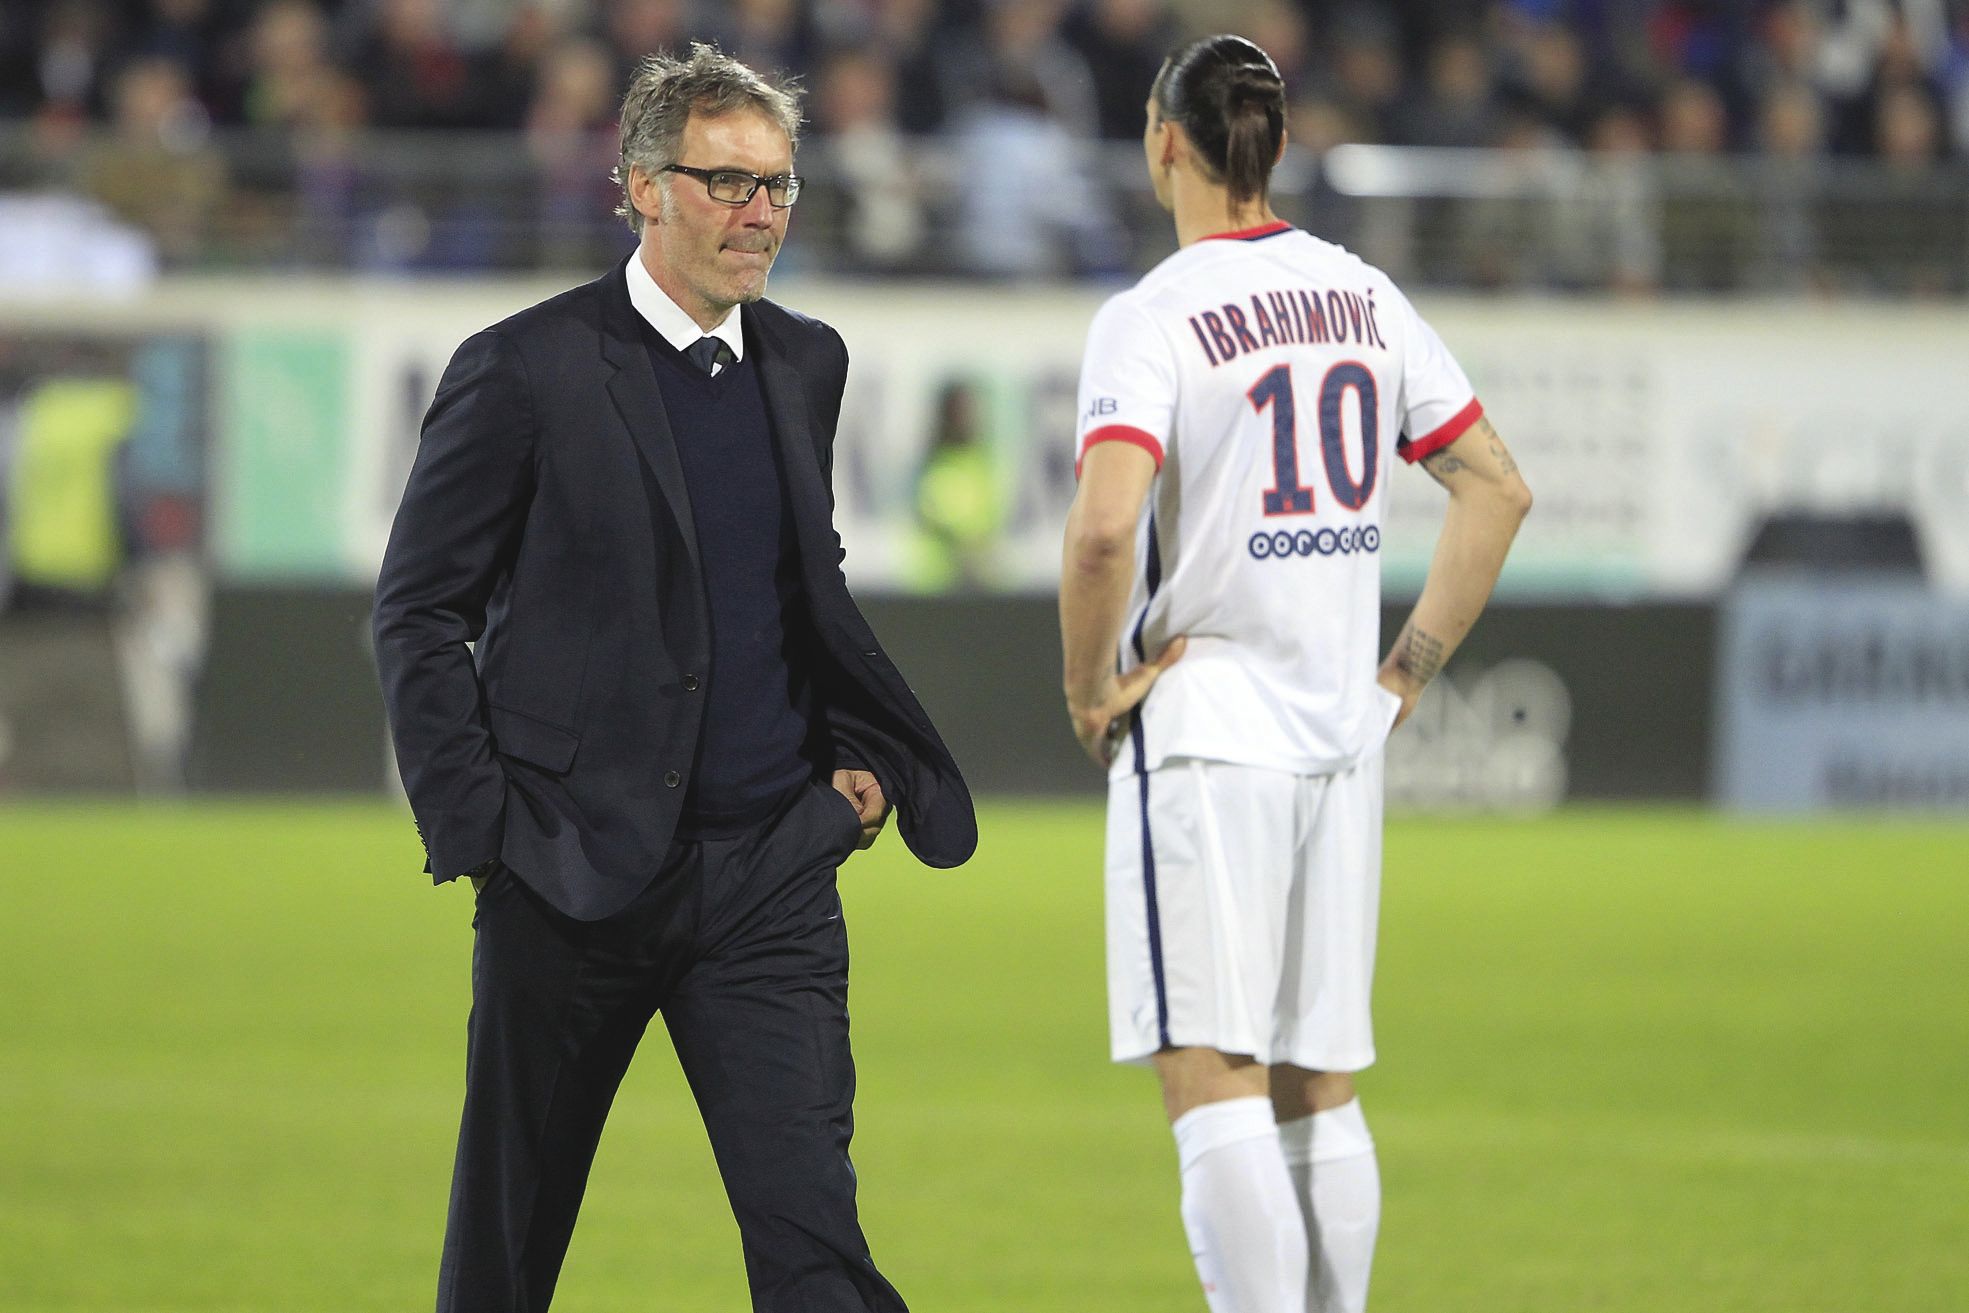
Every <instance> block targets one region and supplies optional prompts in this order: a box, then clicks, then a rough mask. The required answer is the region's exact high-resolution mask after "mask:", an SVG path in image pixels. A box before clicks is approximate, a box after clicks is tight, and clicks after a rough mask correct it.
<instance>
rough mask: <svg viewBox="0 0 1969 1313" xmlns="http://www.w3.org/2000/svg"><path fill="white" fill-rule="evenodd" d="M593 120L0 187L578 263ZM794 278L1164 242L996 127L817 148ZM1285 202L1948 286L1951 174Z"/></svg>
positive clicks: (1580, 264) (1654, 160) (458, 258)
mask: <svg viewBox="0 0 1969 1313" xmlns="http://www.w3.org/2000/svg"><path fill="white" fill-rule="evenodd" d="M613 163H614V143H613V138H612V136H611V135H609V134H606V133H597V134H591V135H588V136H582V137H575V138H554V139H544V138H539V137H526V136H520V135H515V134H471V133H465V134H461V133H409V132H365V133H360V134H333V133H317V134H268V133H253V132H220V133H215V134H210V135H206V136H201V137H195V138H188V139H185V140H180V141H160V140H145V141H131V140H129V139H127V138H121V137H118V136H115V135H112V134H107V133H105V134H98V135H94V136H84V137H80V138H73V139H62V140H60V141H50V140H48V139H47V138H46V137H45V136H43V135H38V134H36V133H34V132H31V131H30V130H28V129H26V128H24V127H20V126H18V125H16V126H13V127H0V193H6V194H12V195H15V196H20V195H36V194H46V193H57V194H61V195H65V196H69V197H83V198H89V199H92V200H94V201H96V202H99V203H100V205H101V206H102V210H103V214H104V216H105V218H106V219H109V220H113V221H115V222H118V223H120V224H122V225H123V226H125V227H126V228H127V229H130V230H134V232H135V233H137V234H139V235H141V237H142V238H143V240H144V241H145V242H147V243H148V244H149V247H150V249H151V250H152V251H153V252H154V255H155V257H156V263H157V264H158V265H159V266H161V267H162V268H164V269H166V270H219V269H225V270H252V269H307V270H324V271H351V272H393V271H403V272H447V271H449V272H480V271H519V270H559V269H584V268H594V267H597V266H599V265H602V264H605V263H607V262H608V261H610V260H612V259H614V258H617V257H618V256H619V255H620V254H621V253H622V252H623V251H625V250H626V249H627V248H628V245H629V243H630V241H631V238H630V236H629V233H628V230H627V228H626V227H625V226H624V225H623V223H622V222H621V221H620V220H619V219H617V218H615V217H613V215H612V214H611V212H610V211H611V210H612V208H613V206H614V205H615V204H616V202H617V200H618V199H619V197H618V193H617V189H616V188H615V186H614V185H613V183H612V182H611V181H610V180H609V169H610V167H611V166H612V164H613ZM800 167H801V171H802V173H803V174H805V175H806V176H807V177H808V179H809V184H808V189H807V191H806V193H805V194H804V196H803V199H802V200H801V202H800V208H799V211H798V216H799V222H798V228H797V232H798V238H797V240H796V241H793V242H791V243H789V245H788V247H787V249H786V253H785V256H784V259H785V265H784V266H783V267H785V268H788V269H794V270H799V271H803V272H815V273H827V274H834V275H877V276H899V277H911V276H919V277H920V276H927V277H953V276H954V277H982V278H1000V279H1017V278H1063V277H1064V278H1075V277H1079V278H1116V279H1118V278H1125V277H1129V276H1132V275H1134V274H1136V273H1138V272H1140V271H1141V270H1143V269H1145V268H1147V267H1149V266H1151V265H1153V264H1154V263H1155V261H1156V260H1158V259H1160V258H1161V257H1162V256H1163V255H1165V254H1166V253H1167V252H1168V251H1169V249H1170V248H1171V246H1172V240H1173V239H1172V237H1171V234H1170V231H1169V226H1168V221H1167V219H1166V217H1165V216H1163V215H1162V214H1161V213H1160V212H1159V211H1158V209H1157V207H1156V205H1155V202H1154V198H1153V196H1152V195H1151V194H1150V193H1149V191H1148V189H1147V186H1146V184H1145V181H1144V179H1143V177H1142V170H1141V156H1140V152H1139V150H1138V149H1137V148H1136V147H1135V146H1133V145H1132V144H1105V145H1095V144H1091V143H1085V142H1076V141H1071V140H1068V139H1065V138H1060V137H1051V136H1047V135H1045V134H1044V133H1043V132H1042V133H1037V134H1034V135H1031V136H1029V137H1022V136H1020V135H1019V134H1018V132H1017V131H1003V132H1000V131H991V132H983V131H981V132H978V133H973V134H968V135H967V134H958V135H957V136H954V137H944V138H937V139H934V140H915V141H910V140H904V139H901V138H895V137H885V136H880V135H876V136H868V137H846V138H819V139H815V140H813V141H811V142H809V143H807V144H805V145H803V147H802V149H801V155H800ZM1274 199H1275V202H1276V204H1277V206H1278V208H1279V210H1280V212H1281V213H1282V214H1284V215H1285V216H1286V217H1287V218H1290V219H1292V220H1293V221H1295V222H1297V223H1300V224H1302V225H1303V226H1305V227H1307V228H1309V229H1311V230H1313V231H1315V232H1318V233H1320V234H1322V235H1324V236H1329V237H1331V238H1333V239H1334V240H1337V241H1341V242H1343V243H1345V244H1346V245H1348V246H1350V247H1353V248H1354V249H1355V250H1357V251H1359V252H1360V253H1361V254H1362V255H1364V256H1365V257H1367V258H1368V259H1370V260H1373V261H1374V262H1376V263H1378V264H1380V265H1382V266H1383V267H1384V268H1386V269H1387V270H1389V272H1390V273H1392V274H1394V275H1395V276H1396V277H1397V278H1398V279H1400V280H1402V281H1404V282H1405V283H1409V284H1412V285H1415V286H1420V287H1434V288H1460V289H1476V290H1491V289H1495V290H1539V291H1553V292H1603V291H1608V290H1612V291H1617V292H1618V291H1631V292H1652V291H1664V292H1668V293H1687V294H1697V295H1700V294H1724V295H1729V294H1745V293H1756V294H1797V293H1827V292H1830V293H1847V294H1860V295H1889V296H1917V297H1920V296H1948V295H1954V294H1961V293H1964V292H1965V291H1969V170H1966V169H1964V168H1963V167H1962V166H1960V165H1949V164H1939V165H1932V166H1924V167H1919V168H1895V167H1892V166H1888V165H1885V164H1881V163H1877V162H1872V161H1860V160H1833V159H1825V158H1813V159H1780V158H1771V157H1762V156H1727V157H1725V156H1705V157H1698V158H1682V157H1673V156H1645V155H1602V154H1595V153H1591V152H1583V151H1570V150H1558V149H1543V148H1541V149H1527V150H1445V149H1428V148H1409V147H1387V146H1342V147H1337V148H1335V149H1334V150H1332V151H1330V152H1328V153H1327V155H1326V156H1325V157H1323V158H1315V157H1314V156H1312V155H1311V154H1309V153H1307V152H1304V151H1300V150H1297V149H1296V148H1295V149H1294V150H1292V151H1290V152H1289V153H1288V157H1287V159H1286V160H1285V162H1284V163H1283V165H1282V166H1281V168H1280V170H1279V173H1278V175H1277V179H1276V188H1275V197H1274Z"/></svg>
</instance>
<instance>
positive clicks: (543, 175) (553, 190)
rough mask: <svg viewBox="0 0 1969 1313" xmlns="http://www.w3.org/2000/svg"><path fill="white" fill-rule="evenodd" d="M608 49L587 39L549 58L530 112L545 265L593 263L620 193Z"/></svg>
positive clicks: (537, 226) (610, 229) (564, 45)
mask: <svg viewBox="0 0 1969 1313" xmlns="http://www.w3.org/2000/svg"><path fill="white" fill-rule="evenodd" d="M613 73H614V69H613V67H612V65H611V63H610V60H609V52H608V47H606V46H604V45H603V44H602V43H601V42H599V41H595V40H592V39H590V38H586V37H575V38H571V39H569V40H566V41H563V42H561V43H560V44H559V45H557V46H555V47H554V49H553V50H552V51H551V52H550V53H549V54H548V56H547V59H546V62H545V64H544V65H543V66H542V68H541V71H540V80H539V84H538V86H537V87H536V88H535V90H534V94H533V99H532V102H531V103H530V104H529V105H528V106H527V108H526V148H527V153H528V154H529V155H530V156H531V157H532V160H533V166H534V188H535V191H534V224H533V235H534V239H535V241H536V242H537V243H538V248H537V250H538V256H537V258H538V260H539V263H540V264H542V265H544V266H546V267H548V268H572V267H575V266H578V265H582V264H587V263H592V262H593V260H594V259H595V258H596V257H597V255H598V254H599V252H598V251H597V245H598V239H600V238H601V237H602V236H603V234H604V233H606V234H608V235H610V236H613V235H614V231H615V225H614V224H604V223H603V222H602V216H606V215H607V214H608V210H609V207H608V205H607V204H606V203H605V202H606V201H607V200H608V198H609V197H610V196H611V195H612V194H613V192H614V190H615V189H614V187H613V185H612V184H611V183H610V181H609V169H610V168H611V167H612V166H613V164H614V157H615V150H616V147H615V113H616V94H615V80H614V76H613Z"/></svg>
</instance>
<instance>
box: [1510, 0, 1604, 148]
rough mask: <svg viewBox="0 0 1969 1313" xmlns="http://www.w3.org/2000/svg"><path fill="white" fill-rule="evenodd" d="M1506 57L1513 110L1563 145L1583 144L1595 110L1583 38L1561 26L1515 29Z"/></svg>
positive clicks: (1530, 25) (1525, 25)
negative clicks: (1590, 97) (1540, 125)
mask: <svg viewBox="0 0 1969 1313" xmlns="http://www.w3.org/2000/svg"><path fill="white" fill-rule="evenodd" d="M1507 53H1508V61H1507V68H1506V74H1505V90H1506V95H1507V96H1508V98H1509V99H1510V100H1511V102H1512V103H1513V105H1514V106H1515V107H1516V108H1517V109H1519V110H1520V111H1521V112H1523V113H1526V114H1529V115H1531V116H1532V117H1534V118H1536V119H1538V120H1539V121H1540V122H1542V123H1544V124H1545V125H1546V126H1547V127H1549V128H1551V129H1552V130H1553V131H1554V132H1556V133H1558V134H1559V135H1560V136H1561V137H1562V138H1563V139H1565V140H1567V141H1571V142H1573V143H1578V142H1582V141H1584V140H1585V139H1586V135H1587V128H1588V126H1589V125H1590V123H1591V120H1592V108H1591V106H1589V105H1588V104H1587V100H1586V73H1587V60H1586V51H1585V50H1584V48H1582V47H1581V45H1580V42H1579V38H1578V37H1577V36H1575V35H1574V34H1573V33H1572V31H1571V30H1570V29H1568V28H1565V27H1562V26H1560V25H1559V24H1557V23H1528V24H1523V25H1521V26H1518V27H1516V28H1513V29H1511V32H1510V44H1509V47H1508V51H1507Z"/></svg>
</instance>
